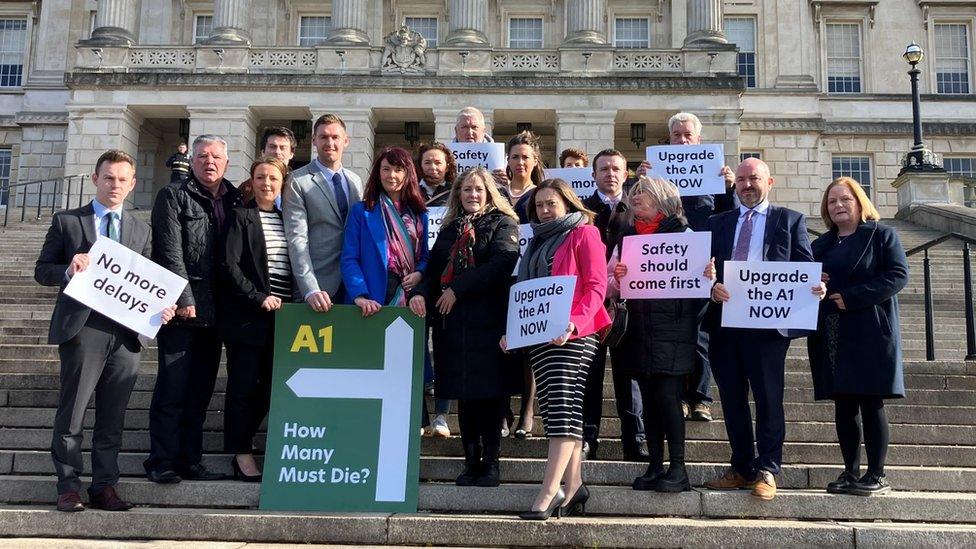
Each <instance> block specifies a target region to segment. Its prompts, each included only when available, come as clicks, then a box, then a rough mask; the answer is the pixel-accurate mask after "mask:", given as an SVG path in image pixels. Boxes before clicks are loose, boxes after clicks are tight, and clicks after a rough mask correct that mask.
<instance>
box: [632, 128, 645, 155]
mask: <svg viewBox="0 0 976 549" xmlns="http://www.w3.org/2000/svg"><path fill="white" fill-rule="evenodd" d="M630 141H631V143H633V144H634V146H635V147H637V148H638V149H639V148H640V146H641V144H642V143H644V141H647V124H631V125H630Z"/></svg>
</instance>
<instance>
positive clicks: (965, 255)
mask: <svg viewBox="0 0 976 549" xmlns="http://www.w3.org/2000/svg"><path fill="white" fill-rule="evenodd" d="M950 240H957V241H960V242H962V243H963V244H962V278H963V285H964V287H963V293H964V295H965V299H966V360H976V322H974V319H973V317H974V315H973V269H972V262H971V259H970V247H969V245H970V244H976V238H971V237H968V236H966V235H963V234H959V233H946V234H944V235H941V236H939V237H937V238H933V239H932V240H929V241H928V242H925V243H924V244H920V245H918V246H915V247H914V248H912V249H910V250H908V251H907V252H905V255H906V256H907V257H911V256H913V255H915V254H918V253H923V254H925V255H924V256H923V258H922V276H923V280H924V287H925V296H924V297H925V360H935V317H934V315H933V310H934V308H935V307H934V305H933V303H932V268H931V264H930V261H929V250H930V249H932V248H934V247H936V246H938V245H939V244H944V243H946V242H949V241H950Z"/></svg>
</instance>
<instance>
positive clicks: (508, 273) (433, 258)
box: [418, 210, 521, 399]
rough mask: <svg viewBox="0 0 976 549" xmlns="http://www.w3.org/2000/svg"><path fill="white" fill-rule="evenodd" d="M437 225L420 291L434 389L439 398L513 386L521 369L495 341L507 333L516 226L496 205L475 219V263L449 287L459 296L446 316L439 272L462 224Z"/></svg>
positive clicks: (489, 393)
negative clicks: (429, 334) (429, 331)
mask: <svg viewBox="0 0 976 549" xmlns="http://www.w3.org/2000/svg"><path fill="white" fill-rule="evenodd" d="M458 221H459V220H457V219H455V220H454V221H452V222H451V223H450V224H448V225H446V226H444V227H443V228H442V229H441V232H440V234H439V235H438V236H437V240H436V242H434V247H433V248H432V249H431V251H430V259H429V260H428V262H427V268H426V269H425V271H424V278H423V282H422V283H421V284H420V285H419V286H418V290H419V292H420V293H422V294H423V295H424V296H425V299H426V302H427V319H428V322H429V323H430V325H431V327H432V328H433V349H434V356H433V358H434V373H435V379H436V381H435V383H434V391H435V394H436V395H437V397H438V398H449V399H478V398H492V397H500V396H505V395H509V394H512V393H514V392H516V391H517V387H518V382H519V379H520V375H521V373H520V372H519V371H518V370H517V369H516V368H515V367H514V363H513V359H512V358H511V357H509V356H507V355H505V353H503V352H502V350H501V348H500V347H499V345H498V342H499V340H500V339H501V337H502V335H503V334H504V333H505V322H506V314H507V312H508V292H509V289H510V288H511V285H512V271H513V270H514V269H515V263H516V261H518V256H519V244H518V234H519V233H518V225H517V224H516V221H515V220H514V219H512V218H511V217H508V216H507V215H505V214H503V213H501V212H499V211H497V210H495V211H492V212H488V213H487V214H485V215H483V216H482V217H480V218H479V219H478V220H477V221H476V222H475V235H476V238H475V245H474V250H473V251H474V258H475V267H474V268H472V269H468V270H466V271H462V272H460V273H458V274H457V275H456V276H455V278H454V280H453V282H452V283H451V284H450V288H451V289H452V290H453V291H454V294H455V296H456V297H457V301H456V302H455V304H454V308H453V309H452V310H451V312H450V313H448V314H447V315H446V316H442V315H441V314H440V313H438V312H437V306H436V303H437V300H438V299H439V298H440V296H441V292H442V288H441V275H442V274H443V272H444V268H445V267H446V266H447V262H448V258H449V255H450V251H451V247H452V245H453V244H454V242H455V241H456V240H457V237H458V230H459V225H460V223H459V222H458Z"/></svg>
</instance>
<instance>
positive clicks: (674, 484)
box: [654, 460, 691, 492]
mask: <svg viewBox="0 0 976 549" xmlns="http://www.w3.org/2000/svg"><path fill="white" fill-rule="evenodd" d="M688 490H691V482H689V481H688V471H686V470H685V462H684V461H676V460H672V461H671V464H670V465H669V466H668V472H667V473H665V474H664V475H662V476H660V477H658V479H657V482H656V483H655V485H654V491H655V492H687V491H688Z"/></svg>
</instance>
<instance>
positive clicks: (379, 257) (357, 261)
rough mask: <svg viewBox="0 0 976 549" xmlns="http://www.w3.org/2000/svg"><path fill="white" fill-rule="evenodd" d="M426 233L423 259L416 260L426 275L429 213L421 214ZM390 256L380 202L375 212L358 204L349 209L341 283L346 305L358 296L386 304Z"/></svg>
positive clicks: (422, 250) (341, 262)
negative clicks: (387, 267) (344, 291)
mask: <svg viewBox="0 0 976 549" xmlns="http://www.w3.org/2000/svg"><path fill="white" fill-rule="evenodd" d="M420 219H421V221H422V223H423V232H422V233H420V235H418V236H419V238H420V239H421V240H422V245H421V247H420V256H419V257H418V258H417V266H416V270H417V271H421V272H423V270H424V268H425V267H427V255H428V251H427V212H424V213H423V214H421V216H420ZM388 263H389V254H388V252H387V245H386V224H385V223H384V222H383V210H382V207H381V206H380V204H379V202H377V203H376V205H374V206H373V208H372V209H369V210H368V209H366V204H365V203H363V202H358V203H356V204H355V205H353V207H352V209H350V210H349V218H348V219H346V228H345V231H344V233H343V244H342V259H340V261H339V264H340V268H341V271H342V283H343V284H344V285H345V287H346V296H345V302H346V303H353V302H354V301H355V300H356V298H357V297H359V296H366V297H368V298H369V299H372V300H374V301H377V302H379V303H380V304H382V305H386V303H385V302H384V298H385V297H386V284H387V270H386V266H387V264H388Z"/></svg>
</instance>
